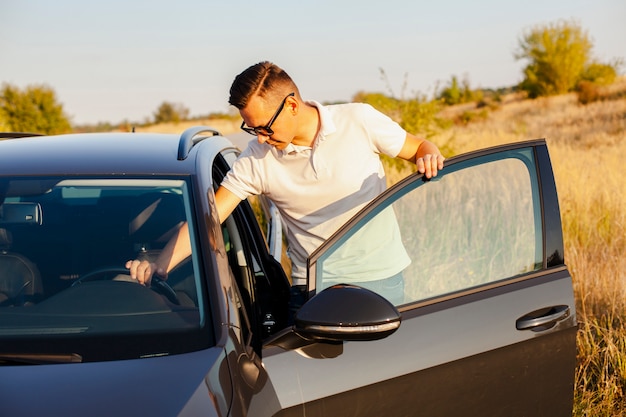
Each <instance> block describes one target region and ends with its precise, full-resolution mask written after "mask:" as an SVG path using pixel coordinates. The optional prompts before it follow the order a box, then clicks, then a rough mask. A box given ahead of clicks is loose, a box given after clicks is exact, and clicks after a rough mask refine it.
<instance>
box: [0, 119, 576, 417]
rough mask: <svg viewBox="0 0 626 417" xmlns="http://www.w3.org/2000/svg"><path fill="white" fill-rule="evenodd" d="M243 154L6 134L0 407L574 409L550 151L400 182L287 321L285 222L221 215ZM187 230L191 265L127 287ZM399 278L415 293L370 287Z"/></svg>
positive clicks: (336, 252) (196, 137)
mask: <svg viewBox="0 0 626 417" xmlns="http://www.w3.org/2000/svg"><path fill="white" fill-rule="evenodd" d="M238 153H239V149H238V147H236V146H234V145H233V143H232V142H231V141H230V140H228V139H226V138H225V137H223V136H221V135H220V134H219V133H218V132H216V131H214V130H212V129H210V128H206V127H198V128H192V129H189V130H187V131H185V132H183V134H182V135H180V136H178V135H161V134H142V133H107V134H71V135H61V136H49V137H19V138H10V139H5V140H0V410H1V413H0V414H2V415H6V416H43V415H46V416H57V415H58V416H67V415H89V416H112V415H115V416H138V415H150V416H200V415H202V416H246V415H248V416H274V415H276V416H307V417H310V416H376V417H379V416H418V415H423V416H431V417H432V416H459V415H464V416H508V417H510V416H550V417H554V416H571V413H572V402H573V389H574V387H573V384H574V368H575V361H576V332H577V323H576V313H575V304H574V296H573V291H572V279H571V275H570V273H569V271H568V270H567V267H566V265H565V261H564V253H563V238H562V230H561V220H560V212H559V205H558V199H557V192H556V187H555V182H554V177H553V173H552V167H551V164H550V157H549V154H548V149H547V146H546V143H545V141H543V140H535V141H529V142H524V143H516V144H510V145H505V146H499V147H496V148H491V149H484V150H480V151H477V152H472V153H468V154H464V155H459V156H456V157H453V158H450V159H448V160H447V162H446V167H445V168H444V169H443V170H442V171H441V172H440V173H439V175H438V176H437V177H436V178H434V179H431V180H427V179H426V178H425V177H423V176H422V175H421V174H418V173H416V174H413V175H411V176H409V177H407V178H406V179H404V180H402V181H401V182H399V183H398V184H396V185H394V186H393V187H391V188H390V189H389V190H387V191H386V192H385V193H384V194H382V195H380V196H379V197H378V198H377V199H376V200H375V201H372V202H371V203H370V204H369V205H368V206H367V207H365V208H364V209H363V210H362V211H361V212H360V213H359V214H358V215H356V216H355V217H354V218H353V219H352V220H350V221H349V222H348V223H347V224H345V225H344V226H343V228H342V229H340V230H339V231H338V232H337V233H335V234H334V235H333V236H332V237H331V238H330V239H329V240H328V241H326V242H325V243H324V244H323V245H322V246H321V247H320V248H319V249H318V250H317V251H316V252H315V253H313V254H312V255H311V256H310V258H309V260H308V286H307V290H308V291H307V294H306V300H305V301H306V302H305V303H304V304H303V305H302V307H301V308H300V309H299V310H298V311H297V312H295V314H294V315H293V316H292V315H291V314H290V311H289V308H288V306H289V296H290V292H289V290H290V284H289V274H288V272H289V269H288V264H287V263H286V262H283V263H282V264H281V261H282V260H283V259H285V258H284V252H285V248H284V244H283V238H282V225H281V222H280V214H279V213H278V212H277V210H276V209H275V208H274V207H273V206H272V204H271V203H269V202H268V201H266V200H264V199H263V198H262V197H260V198H255V199H250V201H244V202H242V203H241V204H240V205H239V207H238V208H237V209H236V210H235V212H234V213H233V214H232V215H231V216H230V217H229V218H228V219H227V220H226V221H224V222H223V223H222V224H220V223H219V221H218V220H217V215H216V212H215V209H214V190H215V189H216V187H217V186H218V185H219V183H220V182H221V180H222V178H223V177H224V175H225V173H226V172H227V171H228V169H229V166H230V164H231V163H232V161H233V160H234V159H235V158H236V157H237V155H238ZM180 227H188V228H189V231H190V236H191V243H192V247H193V251H192V255H191V256H190V257H189V258H188V259H187V260H185V261H184V262H182V263H181V264H180V265H179V266H178V267H177V268H176V269H175V270H173V271H172V272H171V273H170V274H169V275H168V277H167V280H159V279H155V280H153V281H154V282H153V284H152V286H151V287H144V286H141V285H138V284H137V283H136V282H131V281H132V280H130V279H129V277H128V271H127V270H126V269H125V268H124V267H123V265H124V263H125V261H126V260H128V259H136V258H141V257H145V258H147V259H149V258H150V257H152V256H157V255H158V253H159V251H160V250H162V248H163V246H164V244H165V242H167V240H168V238H169V237H170V235H171V233H172V231H173V230H176V229H177V228H180ZM392 272H393V274H397V275H398V276H399V277H401V284H402V289H403V290H402V294H403V295H402V297H400V299H389V298H388V297H386V294H387V292H386V289H384V288H379V287H377V286H376V285H374V284H373V280H375V279H377V278H380V277H382V276H389V274H390V273H392Z"/></svg>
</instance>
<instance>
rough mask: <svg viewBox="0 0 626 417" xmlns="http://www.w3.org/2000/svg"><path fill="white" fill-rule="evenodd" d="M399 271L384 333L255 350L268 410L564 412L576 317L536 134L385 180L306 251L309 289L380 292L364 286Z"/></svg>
mask: <svg viewBox="0 0 626 417" xmlns="http://www.w3.org/2000/svg"><path fill="white" fill-rule="evenodd" d="M394 221H395V222H396V224H394ZM389 222H391V223H389ZM385 224H386V225H387V226H388V227H384V225H385ZM398 232H399V233H398ZM398 239H400V240H399V241H400V242H401V245H400V249H399V247H398V245H397V243H398ZM398 269H400V271H399V272H398ZM398 273H399V274H400V276H401V278H402V282H401V285H402V286H403V287H402V289H401V290H402V297H401V298H400V300H399V301H395V302H394V305H395V307H396V309H397V310H398V311H399V312H400V313H401V325H400V327H399V328H398V329H397V330H396V331H395V332H393V333H392V334H391V335H390V336H388V337H385V338H383V339H379V340H368V341H349V342H347V341H344V342H332V343H331V342H324V341H323V340H322V341H316V340H314V339H309V340H308V341H306V342H305V343H303V344H302V346H301V347H298V348H296V349H290V348H285V346H282V347H281V346H276V345H275V344H269V345H266V346H265V347H264V349H263V364H264V367H265V369H266V370H267V372H268V374H269V377H270V380H271V384H272V385H273V389H274V390H275V392H276V395H277V398H278V401H279V403H280V404H274V407H277V408H280V409H281V411H279V412H278V414H277V415H284V416H304V415H306V416H307V417H311V416H328V415H341V416H376V417H379V416H381V415H389V416H409V415H411V416H413V415H424V416H430V417H433V416H459V415H468V416H509V417H510V416H529V415H532V416H550V417H554V416H571V413H572V401H573V384H574V368H575V360H576V331H577V323H576V314H575V304H574V296H573V289H572V280H571V276H570V273H569V272H568V270H567V267H566V265H565V263H564V256H563V239H562V230H561V220H560V212H559V205H558V199H557V194H556V187H555V182H554V177H553V172H552V167H551V163H550V158H549V154H548V149H547V146H546V143H545V142H544V141H543V140H537V141H532V142H524V143H518V144H511V145H505V146H499V147H495V148H490V149H486V150H481V151H477V152H473V153H468V154H465V155H461V156H458V157H454V158H451V159H449V160H448V161H447V163H446V167H445V168H444V169H443V170H442V171H440V173H439V175H438V176H437V177H436V178H434V179H432V180H426V179H425V178H424V177H423V176H422V175H420V174H414V175H411V176H410V177H408V178H406V179H405V180H403V181H401V182H400V183H398V184H396V185H395V186H394V187H392V188H390V189H389V190H387V192H385V193H384V194H382V195H381V196H380V197H379V198H377V199H376V200H375V201H373V202H372V203H371V204H370V205H368V206H367V207H366V208H365V209H364V210H363V211H361V212H360V213H359V214H358V215H357V216H356V217H355V218H353V219H352V220H351V221H350V222H349V223H348V224H346V225H345V226H344V227H343V228H342V229H341V230H339V231H338V232H337V233H336V234H335V235H334V236H333V237H332V238H331V239H329V240H328V241H327V242H325V244H324V245H322V247H320V248H319V249H318V251H316V252H315V253H314V254H312V256H311V257H310V259H309V296H310V297H316V296H318V295H319V294H321V293H322V291H323V290H325V289H326V288H328V287H331V286H336V284H354V283H357V285H359V286H361V287H365V288H369V289H370V290H372V291H374V292H378V293H380V294H381V295H383V296H387V293H386V290H385V289H384V288H382V289H381V286H380V285H378V284H379V282H376V281H379V280H381V279H384V278H387V277H390V276H397V275H398ZM396 290H397V288H396ZM387 298H389V297H387ZM314 299H315V298H312V299H311V300H314ZM311 300H309V302H311ZM306 306H307V304H305V307H306ZM341 307H342V308H344V309H345V306H341ZM349 307H350V308H352V309H354V311H356V312H358V311H360V310H362V311H367V309H368V305H367V304H365V305H363V304H361V305H356V304H355V305H352V306H349ZM329 309H330V311H328V314H326V317H332V309H333V306H329ZM302 310H304V307H303V309H302ZM302 310H301V311H302ZM298 323H300V330H301V331H300V334H301V335H304V339H307V338H306V334H307V330H306V328H305V327H306V324H302V323H303V322H302V321H300V322H299V317H298V316H296V329H298V325H299V324H298ZM352 324H353V323H342V322H340V321H338V322H337V323H328V322H327V323H324V325H325V326H329V327H330V326H336V328H337V329H340V330H341V329H342V328H345V327H346V326H350V325H352ZM296 333H297V332H296ZM322 339H323V338H322ZM352 339H355V338H354V337H352ZM363 339H367V335H365V334H364V337H363ZM294 346H295V345H294Z"/></svg>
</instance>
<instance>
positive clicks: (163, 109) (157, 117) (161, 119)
mask: <svg viewBox="0 0 626 417" xmlns="http://www.w3.org/2000/svg"><path fill="white" fill-rule="evenodd" d="M188 117H189V109H188V108H186V107H185V106H183V105H182V104H179V103H170V102H168V101H164V102H163V103H161V105H160V106H159V107H158V108H157V110H156V111H155V112H154V123H178V122H180V121H183V120H187V118H188Z"/></svg>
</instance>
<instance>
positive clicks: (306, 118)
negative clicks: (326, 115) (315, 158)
mask: <svg viewBox="0 0 626 417" xmlns="http://www.w3.org/2000/svg"><path fill="white" fill-rule="evenodd" d="M300 118H301V128H300V129H299V130H298V135H296V137H294V139H293V141H292V142H291V143H293V144H294V145H298V146H310V147H312V146H313V142H315V138H316V137H317V134H318V133H319V130H320V127H321V124H322V123H321V119H320V114H319V111H318V110H317V107H315V106H313V105H311V104H308V103H305V104H304V106H302V110H301V114H300Z"/></svg>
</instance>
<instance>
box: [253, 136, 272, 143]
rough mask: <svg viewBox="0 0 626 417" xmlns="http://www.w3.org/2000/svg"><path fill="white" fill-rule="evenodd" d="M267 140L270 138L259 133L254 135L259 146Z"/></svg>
mask: <svg viewBox="0 0 626 417" xmlns="http://www.w3.org/2000/svg"><path fill="white" fill-rule="evenodd" d="M269 138H270V137H269V136H268V135H262V134H260V133H257V135H256V139H257V140H258V141H259V143H260V144H263V143H265V142H267V140H268V139H269Z"/></svg>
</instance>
